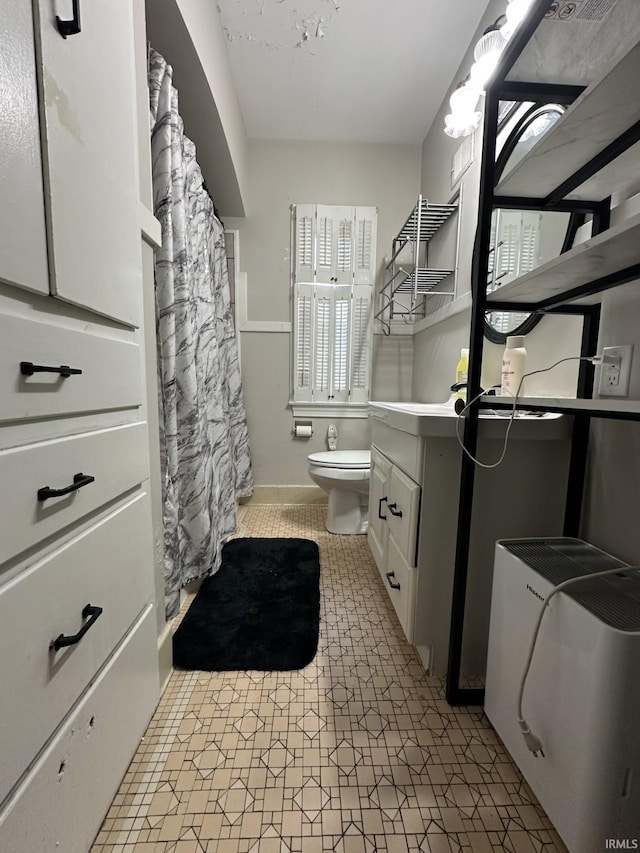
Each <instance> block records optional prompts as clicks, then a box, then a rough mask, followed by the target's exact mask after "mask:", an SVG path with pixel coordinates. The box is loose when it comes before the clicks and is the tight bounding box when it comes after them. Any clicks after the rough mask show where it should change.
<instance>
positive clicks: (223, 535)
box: [149, 50, 253, 618]
mask: <svg viewBox="0 0 640 853" xmlns="http://www.w3.org/2000/svg"><path fill="white" fill-rule="evenodd" d="M171 81H172V68H171V66H170V65H168V64H167V63H166V62H165V60H164V59H163V58H162V56H160V54H159V53H157V52H156V51H154V50H150V51H149V91H150V106H151V156H152V162H153V196H154V213H155V215H156V217H157V218H158V219H159V220H160V222H161V224H162V248H161V249H158V251H157V253H156V261H155V278H156V332H157V342H158V387H159V405H160V442H161V456H162V478H163V520H164V539H165V543H164V544H165V596H166V609H167V618H171V617H173V616H175V615H176V613H177V612H178V609H179V606H180V588H181V587H182V586H184V584H185V583H187V582H188V581H191V580H195V579H196V578H199V577H202V576H204V575H208V574H212V573H213V572H215V571H217V569H218V568H219V567H220V552H221V549H222V544H223V543H224V541H225V539H227V538H228V537H229V536H231V535H232V534H233V533H235V529H236V498H238V497H243V496H246V495H250V494H251V492H252V490H253V477H252V472H251V456H250V451H249V437H248V432H247V422H246V417H245V410H244V400H243V395H242V386H241V383H240V370H239V364H238V352H237V346H236V337H235V331H234V325H233V317H232V313H231V302H230V293H229V278H228V273H227V261H226V255H225V247H224V232H223V228H222V224H221V223H220V220H219V219H218V218H217V216H216V215H215V212H214V207H213V203H212V201H211V198H210V197H209V194H208V193H207V191H206V190H205V188H204V187H203V179H202V173H201V172H200V167H199V166H198V164H197V162H196V152H195V146H194V144H193V143H192V142H191V140H189V139H188V138H187V137H186V136H185V135H184V132H183V127H182V120H181V118H180V116H179V114H178V95H177V92H176V90H175V89H174V88H173V86H172V82H171Z"/></svg>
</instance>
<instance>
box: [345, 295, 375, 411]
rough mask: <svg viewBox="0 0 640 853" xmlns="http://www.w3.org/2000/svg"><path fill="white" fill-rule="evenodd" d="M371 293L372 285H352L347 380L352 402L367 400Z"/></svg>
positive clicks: (369, 368)
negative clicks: (349, 368) (349, 370)
mask: <svg viewBox="0 0 640 853" xmlns="http://www.w3.org/2000/svg"><path fill="white" fill-rule="evenodd" d="M372 294H373V285H370V284H356V285H354V287H353V305H352V310H351V314H352V323H351V375H350V382H349V387H350V396H349V400H350V402H352V403H366V402H367V401H368V400H369V377H370V373H371V322H372V318H371V308H372V304H373V300H372Z"/></svg>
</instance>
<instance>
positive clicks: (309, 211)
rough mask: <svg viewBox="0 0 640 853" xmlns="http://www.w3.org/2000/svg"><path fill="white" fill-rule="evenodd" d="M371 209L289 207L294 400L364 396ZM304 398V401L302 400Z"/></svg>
mask: <svg viewBox="0 0 640 853" xmlns="http://www.w3.org/2000/svg"><path fill="white" fill-rule="evenodd" d="M376 215H377V214H376V209H375V208H372V207H345V206H334V207H330V206H326V205H319V204H318V205H312V204H299V205H295V206H294V208H293V223H294V227H293V241H294V244H293V247H292V254H293V258H294V281H293V291H294V305H293V332H294V333H293V347H294V352H293V404H294V414H295V408H296V404H298V406H297V408H298V410H299V411H300V412H301V411H302V409H303V408H304V404H309V406H311V407H313V410H314V412H315V413H316V414H320V413H321V408H322V406H325V407H327V408H331V407H333V408H332V411H333V413H334V414H335V407H336V406H337V405H338V404H342V405H345V406H346V407H352V408H354V407H356V406H358V405H359V406H360V408H361V409H363V408H364V405H365V404H366V403H367V401H368V399H369V376H370V361H371V355H370V353H371V307H372V294H373V287H374V280H375V240H376ZM300 404H303V405H300Z"/></svg>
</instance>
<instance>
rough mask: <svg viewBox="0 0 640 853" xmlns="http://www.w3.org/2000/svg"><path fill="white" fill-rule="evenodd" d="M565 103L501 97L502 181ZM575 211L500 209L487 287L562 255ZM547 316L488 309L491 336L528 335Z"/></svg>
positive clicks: (495, 220) (493, 287)
mask: <svg viewBox="0 0 640 853" xmlns="http://www.w3.org/2000/svg"><path fill="white" fill-rule="evenodd" d="M563 112H564V107H562V106H561V105H560V104H545V105H543V106H540V105H539V104H532V103H524V104H517V105H515V107H514V105H513V104H512V102H501V103H500V109H499V116H498V138H497V146H496V151H497V156H496V183H497V182H498V181H499V180H500V178H501V177H502V174H503V173H504V172H505V171H506V172H508V171H510V170H511V169H513V167H514V166H515V165H516V164H517V163H518V162H519V161H520V160H521V159H522V158H523V157H524V156H525V154H526V153H527V152H528V151H529V150H530V149H531V148H532V147H533V146H534V145H535V144H536V143H537V141H538V140H539V139H540V138H541V137H542V136H544V134H545V133H546V132H547V131H548V130H549V128H550V127H552V125H553V124H554V123H555V122H556V121H557V120H558V119H559V118H560V116H561V115H562V113H563ZM571 217H572V214H570V213H559V212H557V211H546V210H545V211H538V210H503V209H495V210H494V211H493V216H492V220H491V248H490V252H491V254H490V256H489V269H488V275H487V293H491V292H493V291H495V290H497V289H498V288H499V287H501V286H502V285H504V284H506V283H508V282H509V281H512V280H513V279H515V278H518V277H519V276H521V275H524V274H525V273H527V272H529V271H530V270H532V269H535V268H536V267H537V266H539V265H540V264H543V263H545V262H546V261H549V260H551V259H552V258H555V257H557V256H558V255H559V254H561V252H563V251H566V249H567V248H569V245H567V243H568V242H569V241H568V239H567V238H568V235H569V234H570V233H572V228H571V227H570V225H571ZM540 319H541V315H539V314H529V313H525V312H518V311H491V312H490V313H487V314H486V315H485V336H486V337H487V338H488V339H489V340H490V341H492V342H493V343H496V344H504V343H505V341H506V338H507V335H525V334H527V333H528V332H530V331H531V329H533V328H534V326H536V325H537V324H538V323H539V322H540Z"/></svg>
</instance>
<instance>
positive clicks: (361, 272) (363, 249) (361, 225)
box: [353, 207, 377, 284]
mask: <svg viewBox="0 0 640 853" xmlns="http://www.w3.org/2000/svg"><path fill="white" fill-rule="evenodd" d="M376 220H377V212H376V209H375V207H357V208H356V215H355V234H354V238H355V239H354V252H355V257H354V279H353V281H354V284H373V283H374V281H375V277H376V270H375V256H376Z"/></svg>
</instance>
